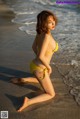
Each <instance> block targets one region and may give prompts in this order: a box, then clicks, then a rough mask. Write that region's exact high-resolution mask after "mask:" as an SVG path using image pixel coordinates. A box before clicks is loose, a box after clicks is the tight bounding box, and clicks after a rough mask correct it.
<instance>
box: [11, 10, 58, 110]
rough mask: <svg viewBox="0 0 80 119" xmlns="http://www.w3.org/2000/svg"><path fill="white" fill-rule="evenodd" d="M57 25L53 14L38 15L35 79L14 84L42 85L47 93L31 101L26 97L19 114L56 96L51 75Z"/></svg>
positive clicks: (17, 80) (33, 62) (31, 67)
mask: <svg viewBox="0 0 80 119" xmlns="http://www.w3.org/2000/svg"><path fill="white" fill-rule="evenodd" d="M56 25H57V18H56V16H55V15H54V14H53V13H52V12H50V11H47V10H45V11H42V12H40V13H39V14H38V15H37V26H36V31H37V35H36V38H35V40H34V42H33V45H32V49H33V51H34V53H35V54H36V58H35V59H33V61H32V62H31V63H30V70H31V73H33V74H34V77H29V78H21V79H20V78H19V79H13V80H12V82H13V83H25V82H35V83H40V84H41V86H42V88H43V89H44V91H45V92H44V94H41V95H39V96H37V97H34V98H31V99H29V98H28V97H25V98H24V102H23V105H22V106H21V107H20V108H19V109H18V110H17V111H18V112H21V111H22V110H23V109H24V108H26V107H28V106H29V105H32V104H35V103H39V102H43V101H47V100H50V99H52V98H54V96H55V91H54V87H53V85H52V83H51V80H50V74H51V73H52V68H51V66H50V61H51V58H52V55H53V53H54V52H56V51H57V50H58V43H57V42H56V41H55V40H54V38H53V37H52V35H51V30H54V29H55V26H56Z"/></svg>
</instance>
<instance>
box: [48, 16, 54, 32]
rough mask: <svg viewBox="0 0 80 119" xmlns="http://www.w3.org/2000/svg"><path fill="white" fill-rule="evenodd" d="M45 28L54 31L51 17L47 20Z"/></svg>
mask: <svg viewBox="0 0 80 119" xmlns="http://www.w3.org/2000/svg"><path fill="white" fill-rule="evenodd" d="M47 27H48V30H54V29H55V21H54V19H53V16H49V17H48V19H47Z"/></svg>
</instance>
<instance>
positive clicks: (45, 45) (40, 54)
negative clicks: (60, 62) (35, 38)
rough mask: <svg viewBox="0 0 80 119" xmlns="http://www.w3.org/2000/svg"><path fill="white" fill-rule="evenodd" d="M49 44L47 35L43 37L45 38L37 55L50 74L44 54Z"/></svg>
mask: <svg viewBox="0 0 80 119" xmlns="http://www.w3.org/2000/svg"><path fill="white" fill-rule="evenodd" d="M49 42H50V36H49V35H48V34H46V35H45V38H44V39H43V43H42V47H41V51H40V53H39V59H40V60H41V61H42V63H43V64H44V65H45V66H46V67H47V69H48V70H49V73H51V72H52V70H51V66H50V65H49V64H48V62H47V60H46V58H45V52H46V50H47V48H48V44H49Z"/></svg>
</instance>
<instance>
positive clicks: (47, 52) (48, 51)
mask: <svg viewBox="0 0 80 119" xmlns="http://www.w3.org/2000/svg"><path fill="white" fill-rule="evenodd" d="M58 49H59V46H58V43H57V42H56V47H55V49H54V50H47V51H46V54H52V53H54V52H56V51H58Z"/></svg>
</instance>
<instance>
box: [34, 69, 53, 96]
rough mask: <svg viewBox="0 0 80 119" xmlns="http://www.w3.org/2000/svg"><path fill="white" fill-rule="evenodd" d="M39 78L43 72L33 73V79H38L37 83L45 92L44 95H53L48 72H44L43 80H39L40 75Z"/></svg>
mask: <svg viewBox="0 0 80 119" xmlns="http://www.w3.org/2000/svg"><path fill="white" fill-rule="evenodd" d="M39 73H40V74H41V76H43V74H44V73H43V72H39V71H37V70H36V71H34V75H35V77H36V78H37V79H38V81H39V82H40V84H41V86H42V88H43V89H44V90H45V92H46V93H48V94H50V95H53V94H54V93H55V91H54V87H53V85H52V82H51V79H50V77H49V74H48V72H47V71H46V72H45V76H44V78H43V79H41V78H40V74H39Z"/></svg>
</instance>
